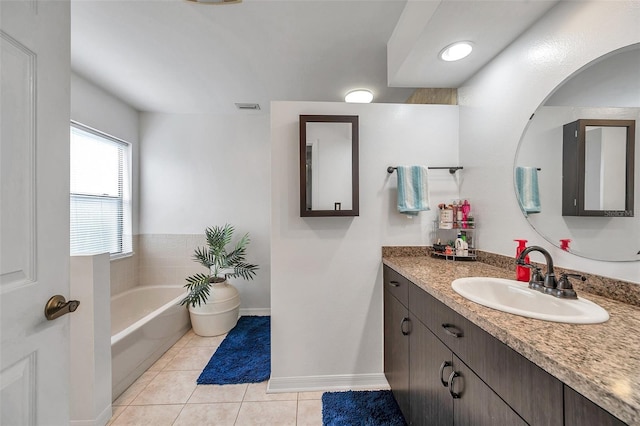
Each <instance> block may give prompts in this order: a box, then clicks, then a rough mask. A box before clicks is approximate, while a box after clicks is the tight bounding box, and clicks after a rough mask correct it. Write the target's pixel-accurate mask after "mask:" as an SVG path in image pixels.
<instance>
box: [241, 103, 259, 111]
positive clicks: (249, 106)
mask: <svg viewBox="0 0 640 426" xmlns="http://www.w3.org/2000/svg"><path fill="white" fill-rule="evenodd" d="M236 108H238V109H240V110H254V111H257V110H259V109H260V105H259V104H249V103H239V102H236Z"/></svg>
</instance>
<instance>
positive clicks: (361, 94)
mask: <svg viewBox="0 0 640 426" xmlns="http://www.w3.org/2000/svg"><path fill="white" fill-rule="evenodd" d="M372 100H373V93H371V90H368V89H355V90H351V91H350V92H349V93H347V94H346V95H345V97H344V101H345V102H350V103H357V104H368V103H370V102H371V101H372Z"/></svg>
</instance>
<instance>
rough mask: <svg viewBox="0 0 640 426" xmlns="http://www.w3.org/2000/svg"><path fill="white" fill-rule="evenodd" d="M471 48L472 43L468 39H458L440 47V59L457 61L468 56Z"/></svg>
mask: <svg viewBox="0 0 640 426" xmlns="http://www.w3.org/2000/svg"><path fill="white" fill-rule="evenodd" d="M472 50H473V45H472V44H471V42H470V41H458V42H455V43H453V44H450V45H449V46H447V47H445V48H444V49H442V51H441V52H440V59H442V60H443V61H447V62H451V61H459V60H460V59H462V58H466V57H467V56H469V54H470V53H471V51H472Z"/></svg>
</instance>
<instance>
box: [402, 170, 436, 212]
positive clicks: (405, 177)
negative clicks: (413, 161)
mask: <svg viewBox="0 0 640 426" xmlns="http://www.w3.org/2000/svg"><path fill="white" fill-rule="evenodd" d="M396 171H397V173H398V211H399V212H400V213H403V214H406V215H409V216H417V215H418V212H421V211H427V210H430V208H429V185H428V183H429V182H428V176H427V167H425V166H398V167H397V170H396Z"/></svg>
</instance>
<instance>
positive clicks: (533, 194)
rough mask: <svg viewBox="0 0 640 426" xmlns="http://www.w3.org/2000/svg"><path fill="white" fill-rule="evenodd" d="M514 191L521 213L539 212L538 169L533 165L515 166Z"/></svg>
mask: <svg viewBox="0 0 640 426" xmlns="http://www.w3.org/2000/svg"><path fill="white" fill-rule="evenodd" d="M516 192H517V194H518V202H519V203H520V209H522V211H523V213H524V214H525V215H526V214H529V213H540V212H541V210H542V209H541V207H540V193H539V191H538V170H537V169H536V168H535V167H516Z"/></svg>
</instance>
